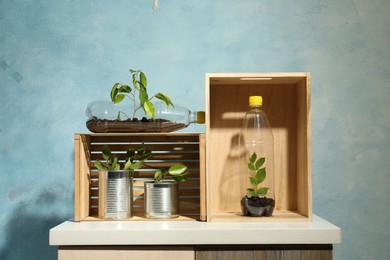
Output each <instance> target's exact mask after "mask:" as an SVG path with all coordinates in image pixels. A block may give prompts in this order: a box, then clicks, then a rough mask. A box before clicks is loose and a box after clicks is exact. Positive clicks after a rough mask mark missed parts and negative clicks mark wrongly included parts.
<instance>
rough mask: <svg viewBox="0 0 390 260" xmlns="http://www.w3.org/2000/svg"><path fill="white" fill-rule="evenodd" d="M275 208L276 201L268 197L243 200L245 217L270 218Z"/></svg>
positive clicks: (242, 206) (242, 205) (242, 207)
mask: <svg viewBox="0 0 390 260" xmlns="http://www.w3.org/2000/svg"><path fill="white" fill-rule="evenodd" d="M274 208H275V200H274V199H271V198H267V197H263V198H260V197H253V196H252V197H247V196H245V197H244V198H242V200H241V209H242V214H243V215H244V216H250V217H270V216H272V213H273V211H274Z"/></svg>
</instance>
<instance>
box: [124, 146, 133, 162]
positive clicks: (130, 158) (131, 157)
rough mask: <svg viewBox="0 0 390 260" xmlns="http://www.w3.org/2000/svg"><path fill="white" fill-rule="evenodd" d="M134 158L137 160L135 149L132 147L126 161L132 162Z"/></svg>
mask: <svg viewBox="0 0 390 260" xmlns="http://www.w3.org/2000/svg"><path fill="white" fill-rule="evenodd" d="M134 158H135V149H134V147H132V146H130V147H129V148H127V152H126V161H127V160H130V162H132V161H133V160H134Z"/></svg>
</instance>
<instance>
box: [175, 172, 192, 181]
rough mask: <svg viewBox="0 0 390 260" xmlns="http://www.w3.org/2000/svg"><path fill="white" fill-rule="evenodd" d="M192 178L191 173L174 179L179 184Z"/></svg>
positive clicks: (185, 173) (176, 176)
mask: <svg viewBox="0 0 390 260" xmlns="http://www.w3.org/2000/svg"><path fill="white" fill-rule="evenodd" d="M190 176H191V173H189V172H184V173H183V174H180V175H174V176H172V179H174V180H175V181H177V182H185V181H186V180H187V179H188V177H190Z"/></svg>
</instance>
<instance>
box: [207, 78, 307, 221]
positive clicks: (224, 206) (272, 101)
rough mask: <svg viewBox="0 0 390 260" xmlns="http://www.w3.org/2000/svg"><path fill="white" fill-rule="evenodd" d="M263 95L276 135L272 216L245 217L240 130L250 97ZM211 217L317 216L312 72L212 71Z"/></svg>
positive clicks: (209, 87)
mask: <svg viewBox="0 0 390 260" xmlns="http://www.w3.org/2000/svg"><path fill="white" fill-rule="evenodd" d="M252 95H261V96H263V100H264V102H263V110H264V111H265V112H266V114H267V116H268V119H269V121H270V124H271V127H272V132H273V135H274V153H275V155H274V158H275V197H276V198H275V199H276V208H275V211H274V214H273V216H272V217H262V218H253V217H244V216H242V214H241V208H240V200H241V188H240V187H239V181H238V175H239V172H238V154H237V146H238V135H239V131H240V127H241V124H242V119H243V117H244V115H245V112H246V111H247V110H248V98H249V96H252ZM206 140H207V143H206V175H207V177H206V180H207V181H206V182H207V220H208V221H308V220H311V216H312V191H311V136H310V74H309V73H217V74H215V73H214V74H206Z"/></svg>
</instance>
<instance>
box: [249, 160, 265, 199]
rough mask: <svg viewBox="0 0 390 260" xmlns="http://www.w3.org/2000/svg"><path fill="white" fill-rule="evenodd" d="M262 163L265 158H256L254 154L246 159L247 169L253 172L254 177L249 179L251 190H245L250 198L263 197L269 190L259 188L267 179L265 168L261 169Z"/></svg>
mask: <svg viewBox="0 0 390 260" xmlns="http://www.w3.org/2000/svg"><path fill="white" fill-rule="evenodd" d="M264 163H265V158H264V157H261V158H257V154H256V153H253V154H252V155H251V156H250V157H249V159H248V169H249V170H251V171H254V172H255V174H254V176H251V177H249V181H250V183H251V184H252V186H253V188H249V189H246V191H247V193H248V194H249V195H250V196H259V197H264V196H265V195H266V194H267V193H268V190H269V188H267V187H259V185H260V184H261V183H262V182H263V181H264V180H265V178H266V177H267V173H266V168H265V167H263V165H264ZM262 167H263V168H262Z"/></svg>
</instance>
